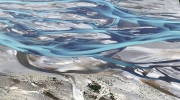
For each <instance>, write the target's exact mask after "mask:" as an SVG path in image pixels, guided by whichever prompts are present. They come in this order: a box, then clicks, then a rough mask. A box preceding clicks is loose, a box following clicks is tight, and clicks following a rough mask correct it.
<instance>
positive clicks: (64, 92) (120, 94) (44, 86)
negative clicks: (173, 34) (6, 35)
mask: <svg viewBox="0 0 180 100" xmlns="http://www.w3.org/2000/svg"><path fill="white" fill-rule="evenodd" d="M0 51H1V59H0V60H1V62H0V73H1V75H0V81H1V82H0V100H179V99H178V98H176V97H174V96H171V95H168V94H165V93H163V92H161V91H159V90H157V89H154V88H152V87H151V86H149V85H146V84H144V83H142V82H141V81H140V80H139V78H138V77H136V76H133V75H131V74H129V73H127V72H123V71H121V70H118V71H117V70H116V71H113V70H111V71H108V70H107V71H106V70H105V71H103V72H100V73H98V74H87V75H86V74H73V73H71V74H69V76H73V77H74V78H72V77H68V76H67V75H65V77H64V76H62V75H57V74H49V73H44V72H39V71H34V70H31V69H27V68H26V67H23V66H22V65H20V64H19V63H18V61H17V60H16V59H15V57H14V55H13V54H12V52H11V51H12V50H11V49H9V48H6V47H3V46H1V47H0ZM144 82H146V83H148V81H147V80H146V81H144ZM149 83H153V82H151V81H150V82H149ZM88 84H89V85H94V86H98V87H100V88H99V90H98V91H95V90H93V89H92V88H90V87H89V86H88ZM154 86H156V85H154ZM156 88H157V87H156Z"/></svg>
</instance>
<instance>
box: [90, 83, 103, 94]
mask: <svg viewBox="0 0 180 100" xmlns="http://www.w3.org/2000/svg"><path fill="white" fill-rule="evenodd" d="M88 87H89V88H90V89H91V90H93V91H94V92H96V93H99V90H100V89H101V86H100V85H99V84H97V83H94V84H88Z"/></svg>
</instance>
